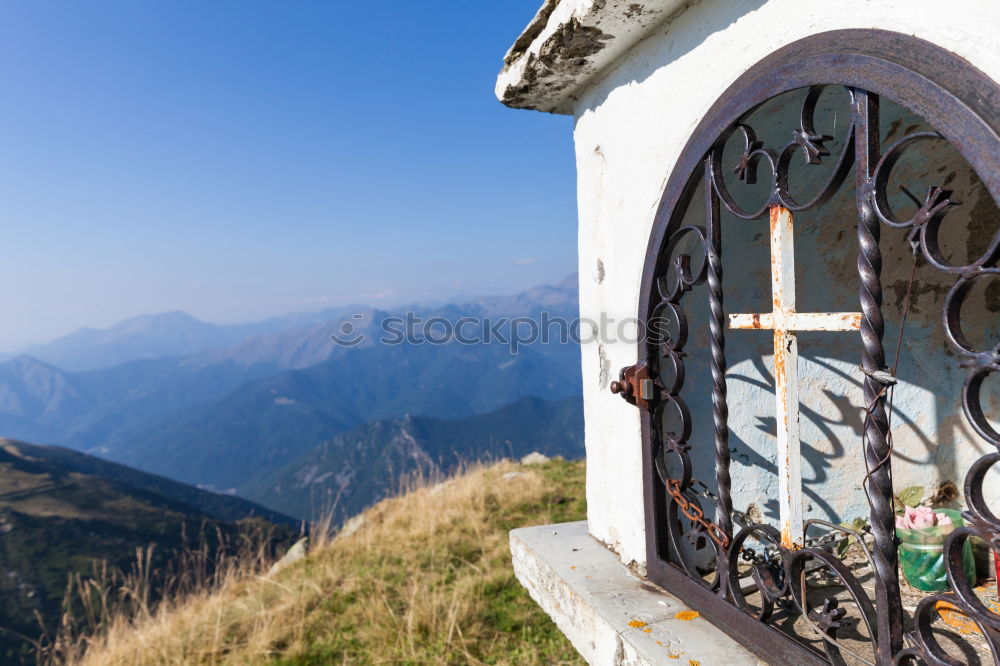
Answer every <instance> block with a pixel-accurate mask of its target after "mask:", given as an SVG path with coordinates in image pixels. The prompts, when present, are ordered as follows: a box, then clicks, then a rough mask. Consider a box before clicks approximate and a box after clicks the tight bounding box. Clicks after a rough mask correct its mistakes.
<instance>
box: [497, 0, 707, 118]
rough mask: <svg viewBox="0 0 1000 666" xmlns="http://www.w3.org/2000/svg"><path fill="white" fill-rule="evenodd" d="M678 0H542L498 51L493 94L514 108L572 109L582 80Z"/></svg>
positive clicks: (668, 14) (679, 4) (679, 5)
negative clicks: (501, 52)
mask: <svg viewBox="0 0 1000 666" xmlns="http://www.w3.org/2000/svg"><path fill="white" fill-rule="evenodd" d="M688 4H689V3H686V2H685V1H684V0H545V2H544V4H543V5H542V6H541V8H540V9H539V10H538V13H537V14H536V15H535V17H534V19H532V20H531V22H530V23H529V24H528V26H527V27H526V28H525V29H524V32H523V33H521V36H520V37H518V38H517V40H516V41H515V42H514V44H513V46H511V47H510V49H509V50H508V51H507V55H506V56H505V57H504V67H503V69H502V70H501V71H500V75H499V76H498V77H497V85H496V95H497V99H499V100H500V101H501V102H503V103H504V104H506V105H507V106H510V107H514V108H518V109H537V110H539V111H549V112H552V113H564V114H568V113H572V112H573V104H574V102H575V101H576V97H577V95H576V93H578V92H579V91H580V90H581V89H582V88H583V87H584V85H585V84H586V83H587V82H588V81H590V80H591V79H592V78H594V77H595V76H596V75H597V74H599V73H600V72H601V71H603V70H604V69H605V68H606V67H608V66H609V65H610V64H611V63H613V62H614V61H615V60H617V59H618V58H619V57H620V56H621V55H622V54H624V53H625V52H626V51H628V50H629V49H630V48H631V47H632V46H633V45H634V44H636V43H637V42H638V41H639V40H641V39H643V38H645V37H646V36H647V35H648V34H649V33H650V32H652V31H653V29H654V28H656V27H657V26H659V25H660V24H661V23H663V22H664V21H665V20H667V19H670V18H672V17H673V16H674V15H676V14H678V13H680V11H682V10H683V9H684V8H685V7H686V6H687V5H688Z"/></svg>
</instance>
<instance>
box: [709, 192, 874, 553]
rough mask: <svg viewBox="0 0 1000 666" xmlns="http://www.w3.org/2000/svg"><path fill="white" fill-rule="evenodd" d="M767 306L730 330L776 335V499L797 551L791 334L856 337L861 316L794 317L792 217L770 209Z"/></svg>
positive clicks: (732, 320) (787, 541) (784, 530)
mask: <svg viewBox="0 0 1000 666" xmlns="http://www.w3.org/2000/svg"><path fill="white" fill-rule="evenodd" d="M771 301H772V304H773V311H772V312H770V313H766V314H731V315H729V327H730V328H742V329H748V328H757V329H773V330H774V393H775V401H776V409H775V416H776V417H777V421H778V433H777V434H778V494H779V510H780V513H781V542H782V544H783V545H785V546H786V547H791V548H794V547H801V546H802V543H803V536H802V461H801V457H800V450H799V382H798V373H797V369H798V358H799V353H798V341H797V340H796V336H795V333H794V332H795V331H856V330H858V329H860V328H861V313H860V312H832V313H831V312H809V313H803V312H796V311H795V245H794V238H793V232H792V213H791V211H789V210H788V209H787V208H783V207H781V206H772V207H771Z"/></svg>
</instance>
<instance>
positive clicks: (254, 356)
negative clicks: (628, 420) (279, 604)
mask: <svg viewBox="0 0 1000 666" xmlns="http://www.w3.org/2000/svg"><path fill="white" fill-rule="evenodd" d="M542 311H546V312H549V313H550V314H552V315H553V316H559V317H565V318H567V319H572V318H574V317H575V316H576V311H577V301H576V279H575V277H573V278H570V279H567V280H566V281H564V283H561V284H559V285H555V286H543V287H538V288H535V289H532V290H529V291H527V292H523V293H521V294H515V295H513V296H508V297H490V298H481V299H476V300H473V301H469V302H467V303H465V304H462V305H456V304H451V305H445V306H439V307H435V308H432V309H430V310H427V311H422V312H418V313H417V314H418V315H419V316H420V317H421V318H423V320H424V321H426V320H427V319H429V318H431V317H443V318H446V319H448V320H450V321H453V322H454V321H456V320H457V319H458V318H460V317H486V318H491V319H493V320H498V319H499V318H500V317H516V316H537V315H538V314H539V313H540V312H542ZM328 312H329V311H328ZM405 312H406V311H405V310H400V311H397V312H395V313H390V312H386V311H383V310H377V309H371V308H368V309H357V312H356V313H355V312H350V313H346V314H344V315H343V316H342V317H340V318H339V319H332V320H328V321H324V322H322V323H319V324H316V323H312V324H309V325H307V326H302V327H296V328H291V329H286V330H280V331H271V332H266V333H263V334H260V335H256V336H253V337H250V338H247V339H244V340H241V341H239V342H237V343H235V344H232V345H230V346H228V347H223V348H216V349H210V350H206V351H201V352H198V353H196V354H192V355H189V356H183V357H167V358H158V359H142V360H132V361H129V362H127V363H122V364H119V365H116V366H113V367H110V368H103V369H99V370H89V371H83V372H66V371H63V370H60V369H59V368H56V367H53V366H51V365H49V364H46V363H43V362H41V361H38V360H37V359H32V358H30V357H26V356H22V357H18V358H16V359H13V360H11V361H8V362H7V363H4V364H0V435H6V436H11V437H17V438H20V439H33V440H34V441H44V442H47V443H57V444H60V445H64V446H69V447H72V448H75V449H79V450H83V451H88V452H92V453H96V454H99V455H101V456H103V457H106V458H109V459H112V460H116V461H119V462H123V463H125V464H128V465H131V466H133V467H136V468H139V469H144V470H149V471H151V472H154V473H157V474H163V475H166V476H169V477H171V478H175V479H179V480H181V481H185V482H189V483H194V484H203V485H206V486H211V487H214V488H221V489H228V488H232V487H235V486H238V485H240V484H242V483H245V482H246V481H248V480H249V479H250V478H253V477H256V476H258V475H260V474H262V473H266V472H269V471H272V470H275V469H277V468H280V467H281V466H283V465H286V464H288V463H289V462H290V461H291V460H294V459H295V458H297V457H298V456H300V455H302V454H303V453H305V452H306V451H308V450H309V449H310V448H312V447H314V446H316V445H317V444H319V443H320V442H322V441H324V440H326V439H329V438H330V437H331V436H333V435H335V434H337V433H340V432H344V431H346V430H349V429H351V428H354V427H357V426H358V425H361V424H363V423H365V422H367V421H372V420H379V419H392V418H397V417H400V416H402V415H403V414H407V413H409V414H419V415H425V416H431V417H437V418H443V419H455V418H462V417H467V416H471V415H474V414H482V413H486V412H489V411H491V410H495V409H498V408H500V407H502V406H504V405H506V404H509V403H512V402H514V401H517V400H519V399H521V398H524V397H527V396H545V397H546V398H547V399H555V400H558V399H561V398H566V397H569V396H575V395H579V394H580V393H581V391H582V388H581V385H580V381H581V380H580V364H579V349H578V347H577V346H576V345H574V344H548V345H543V344H539V343H537V342H535V343H530V344H526V345H523V346H522V347H521V348H520V349H519V353H518V354H517V355H512V354H511V353H510V351H509V348H508V345H507V342H506V341H504V340H496V339H494V340H492V341H491V342H490V344H473V345H463V344H459V343H458V342H457V341H455V340H451V341H449V342H448V343H447V344H426V343H425V344H399V345H391V344H383V343H382V342H383V341H382V339H381V337H382V333H383V331H382V330H381V327H380V323H381V322H382V321H383V320H384V319H385V318H386V317H388V316H390V315H392V316H399V317H403V316H404V315H405ZM354 314H360V315H362V317H361V318H360V319H358V318H355V317H354V316H353V315H354ZM302 316H306V315H302ZM295 321H296V322H297V323H301V321H302V319H301V317H300V318H299V319H296V320H295ZM345 323H350V324H351V325H352V326H354V327H356V328H355V330H354V331H353V333H354V334H357V333H364V334H365V339H364V341H363V342H361V343H360V344H358V345H356V346H340V345H336V344H334V343H333V342H332V341H331V339H330V335H331V334H333V333H338V334H342V328H341V327H342V326H343V325H344V324H345ZM556 342H558V341H556Z"/></svg>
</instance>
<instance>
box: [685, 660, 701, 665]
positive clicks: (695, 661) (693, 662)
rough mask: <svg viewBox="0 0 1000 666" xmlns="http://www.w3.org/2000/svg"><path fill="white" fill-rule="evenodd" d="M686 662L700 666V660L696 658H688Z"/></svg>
mask: <svg viewBox="0 0 1000 666" xmlns="http://www.w3.org/2000/svg"><path fill="white" fill-rule="evenodd" d="M688 664H689V665H690V666H701V662H700V661H698V660H697V659H688Z"/></svg>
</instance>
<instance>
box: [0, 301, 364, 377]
mask: <svg viewBox="0 0 1000 666" xmlns="http://www.w3.org/2000/svg"><path fill="white" fill-rule="evenodd" d="M356 307H357V306H346V307H338V308H331V309H329V310H323V311H320V312H313V313H305V314H292V315H286V316H282V317H274V318H271V319H267V320H264V321H260V322H253V323H248V324H234V325H222V324H210V323H208V322H204V321H201V320H200V319H196V318H195V317H192V316H191V315H189V314H187V313H186V312H163V313H159V314H147V315H139V316H137V317H131V318H129V319H125V320H124V321H121V322H119V323H117V324H115V325H114V326H112V327H111V328H107V329H94V328H81V329H79V330H77V331H74V332H73V333H70V334H68V335H64V336H62V337H60V338H57V339H55V340H53V341H51V342H47V343H45V344H40V345H30V346H28V347H24V348H23V349H21V350H19V351H18V352H17V353H16V354H4V355H3V356H4V357H7V358H11V357H13V356H19V355H22V354H23V355H27V356H32V357H34V358H36V359H38V360H40V361H44V362H45V363H48V364H50V365H54V366H56V367H58V368H61V369H62V370H67V371H70V372H79V371H83V370H98V369H101V368H109V367H111V366H114V365H119V364H121V363H127V362H129V361H136V360H141V359H153V358H166V357H169V356H190V355H191V354H197V353H199V352H203V351H206V350H209V349H216V348H220V347H228V346H231V345H234V344H236V343H238V342H240V341H242V340H246V339H247V338H251V337H254V336H258V335H266V334H267V333H271V332H274V331H281V330H285V329H288V328H293V327H301V326H307V325H310V324H315V323H318V322H322V321H329V320H331V319H335V318H337V317H340V316H341V315H343V314H344V313H345V312H349V311H352V310H354V309H356Z"/></svg>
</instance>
